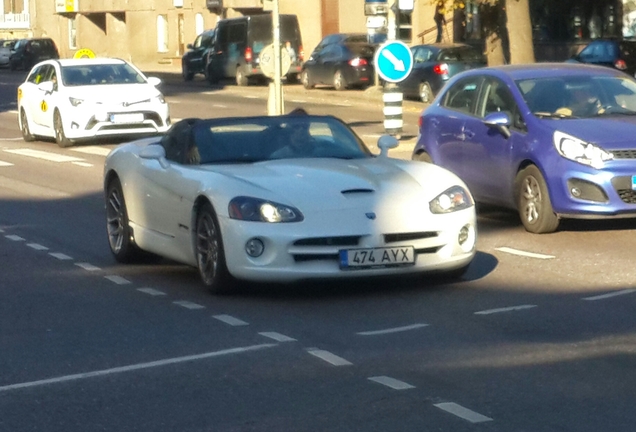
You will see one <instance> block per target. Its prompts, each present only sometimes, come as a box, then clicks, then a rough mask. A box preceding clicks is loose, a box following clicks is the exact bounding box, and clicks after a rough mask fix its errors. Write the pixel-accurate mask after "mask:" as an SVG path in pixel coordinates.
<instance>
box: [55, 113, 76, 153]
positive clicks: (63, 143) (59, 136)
mask: <svg viewBox="0 0 636 432" xmlns="http://www.w3.org/2000/svg"><path fill="white" fill-rule="evenodd" d="M53 129H54V130H55V141H56V142H57V145H58V146H60V147H62V148H66V147H70V146H72V145H73V141H71V140H70V139H68V138H67V137H66V134H64V124H63V123H62V116H61V115H60V112H59V111H57V110H56V111H55V114H54V115H53Z"/></svg>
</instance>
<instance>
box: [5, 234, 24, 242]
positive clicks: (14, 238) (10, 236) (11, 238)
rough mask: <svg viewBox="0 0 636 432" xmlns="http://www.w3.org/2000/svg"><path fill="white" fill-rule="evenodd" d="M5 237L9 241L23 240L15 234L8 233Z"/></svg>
mask: <svg viewBox="0 0 636 432" xmlns="http://www.w3.org/2000/svg"><path fill="white" fill-rule="evenodd" d="M5 237H6V238H8V239H9V240H11V241H25V240H24V239H23V238H22V237H20V236H17V235H15V234H9V235H6V236H5Z"/></svg>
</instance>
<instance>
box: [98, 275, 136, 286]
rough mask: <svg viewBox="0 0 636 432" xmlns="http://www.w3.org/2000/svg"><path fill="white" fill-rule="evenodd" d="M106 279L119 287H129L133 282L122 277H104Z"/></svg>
mask: <svg viewBox="0 0 636 432" xmlns="http://www.w3.org/2000/svg"><path fill="white" fill-rule="evenodd" d="M104 277H105V278H106V279H108V280H109V281H111V282H113V283H116V284H117V285H127V284H130V283H132V282H130V281H129V280H128V279H125V278H123V277H121V276H116V275H113V276H104Z"/></svg>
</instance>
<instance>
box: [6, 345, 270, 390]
mask: <svg viewBox="0 0 636 432" xmlns="http://www.w3.org/2000/svg"><path fill="white" fill-rule="evenodd" d="M275 346H278V345H277V344H260V345H252V346H245V347H238V348H229V349H225V350H221V351H213V352H208V353H203V354H195V355H190V356H183V357H175V358H169V359H164V360H157V361H152V362H148V363H138V364H134V365H129V366H121V367H116V368H111V369H103V370H98V371H93V372H85V373H79V374H75V375H66V376H61V377H57V378H49V379H43V380H39V381H31V382H24V383H19V384H10V385H6V386H2V387H0V392H3V391H9V390H17V389H22V388H28V387H37V386H42V385H47V384H57V383H62V382H67V381H75V380H79V379H86V378H92V377H97V376H104V375H112V374H116V373H123V372H131V371H135V370H140V369H149V368H153V367H159V366H167V365H171V364H176V363H183V362H188V361H195V360H203V359H207V358H211V357H220V356H224V355H230V354H240V353H244V352H249V351H257V350H262V349H265V348H272V347H275Z"/></svg>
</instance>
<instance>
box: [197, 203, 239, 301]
mask: <svg viewBox="0 0 636 432" xmlns="http://www.w3.org/2000/svg"><path fill="white" fill-rule="evenodd" d="M195 235H196V238H195V248H196V251H195V252H196V257H197V268H198V269H199V275H200V276H201V280H202V281H203V284H204V285H205V286H206V287H207V288H208V290H209V291H210V292H211V293H213V294H224V293H227V292H229V291H230V290H231V288H232V286H231V285H232V283H233V280H232V277H231V276H230V273H229V272H228V270H227V266H226V263H225V253H224V251H223V239H222V237H221V230H220V229H219V223H218V221H217V219H216V213H215V212H214V209H213V208H212V206H211V205H210V204H208V203H206V204H205V205H203V206H202V207H201V209H200V210H199V213H198V215H197V223H196V231H195Z"/></svg>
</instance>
